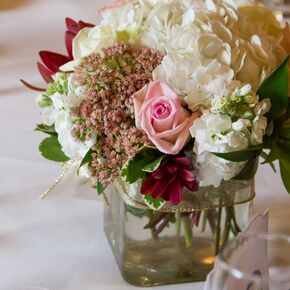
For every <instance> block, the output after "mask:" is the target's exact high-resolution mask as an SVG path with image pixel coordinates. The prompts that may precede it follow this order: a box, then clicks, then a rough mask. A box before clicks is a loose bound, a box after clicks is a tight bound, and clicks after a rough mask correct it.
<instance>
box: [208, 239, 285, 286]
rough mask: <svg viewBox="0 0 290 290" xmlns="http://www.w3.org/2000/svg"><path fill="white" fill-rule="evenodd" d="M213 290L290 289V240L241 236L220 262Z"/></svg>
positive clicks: (214, 277) (224, 250)
mask: <svg viewBox="0 0 290 290" xmlns="http://www.w3.org/2000/svg"><path fill="white" fill-rule="evenodd" d="M211 286H212V287H211V290H233V289H235V290H237V289H245V290H246V289H247V290H289V289H290V237H287V236H283V235H254V234H250V235H246V234H243V235H240V236H239V238H237V239H236V240H234V241H232V242H230V243H228V244H227V246H226V247H225V248H224V249H223V250H222V252H221V253H220V255H219V257H218V258H217V261H216V268H215V270H214V273H213V278H212V285H211Z"/></svg>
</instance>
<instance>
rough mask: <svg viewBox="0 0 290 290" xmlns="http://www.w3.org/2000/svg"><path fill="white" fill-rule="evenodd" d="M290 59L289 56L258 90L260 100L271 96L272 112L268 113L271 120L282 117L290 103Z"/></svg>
mask: <svg viewBox="0 0 290 290" xmlns="http://www.w3.org/2000/svg"><path fill="white" fill-rule="evenodd" d="M288 60H289V56H288V57H287V59H286V60H285V61H284V62H283V63H282V64H281V66H280V67H279V68H278V69H277V70H276V71H274V72H273V74H272V75H270V76H269V77H268V78H267V79H266V80H265V81H264V82H263V84H262V85H261V87H260V88H259V90H258V95H259V97H260V100H262V99H266V98H269V99H270V101H271V109H270V112H268V114H267V115H266V116H267V117H268V118H269V119H271V120H273V119H278V118H280V117H281V116H282V115H283V114H284V113H285V111H286V108H287V105H288Z"/></svg>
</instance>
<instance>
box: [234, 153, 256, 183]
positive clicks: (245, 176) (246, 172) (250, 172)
mask: <svg viewBox="0 0 290 290" xmlns="http://www.w3.org/2000/svg"><path fill="white" fill-rule="evenodd" d="M258 166H259V158H258V157H255V158H252V159H250V160H249V161H248V163H247V164H246V165H245V167H244V168H243V169H242V170H241V172H240V173H239V174H238V175H236V176H235V177H234V178H232V179H233V180H250V179H252V178H254V177H255V175H256V173H257V170H258Z"/></svg>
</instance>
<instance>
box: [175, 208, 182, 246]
mask: <svg viewBox="0 0 290 290" xmlns="http://www.w3.org/2000/svg"><path fill="white" fill-rule="evenodd" d="M175 219H176V236H177V239H176V243H177V245H176V246H177V247H179V246H180V233H181V217H180V213H178V212H177V213H176V214H175Z"/></svg>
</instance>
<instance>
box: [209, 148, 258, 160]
mask: <svg viewBox="0 0 290 290" xmlns="http://www.w3.org/2000/svg"><path fill="white" fill-rule="evenodd" d="M261 150H262V147H261V146H255V147H250V148H248V149H247V150H243V151H234V152H228V153H217V152H212V154H214V155H216V156H218V157H220V158H223V159H226V160H228V161H232V162H244V161H248V160H249V159H252V158H254V157H256V156H258V155H259V154H260V152H261Z"/></svg>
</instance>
